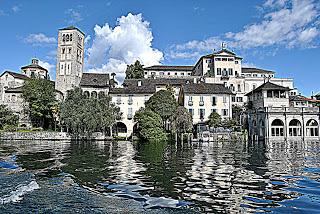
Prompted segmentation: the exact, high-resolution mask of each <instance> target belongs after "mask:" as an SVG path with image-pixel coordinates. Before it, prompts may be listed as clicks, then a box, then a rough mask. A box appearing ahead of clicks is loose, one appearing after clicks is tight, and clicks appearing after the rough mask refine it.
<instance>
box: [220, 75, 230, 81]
mask: <svg viewBox="0 0 320 214" xmlns="http://www.w3.org/2000/svg"><path fill="white" fill-rule="evenodd" d="M221 80H229V76H228V75H222V76H221Z"/></svg>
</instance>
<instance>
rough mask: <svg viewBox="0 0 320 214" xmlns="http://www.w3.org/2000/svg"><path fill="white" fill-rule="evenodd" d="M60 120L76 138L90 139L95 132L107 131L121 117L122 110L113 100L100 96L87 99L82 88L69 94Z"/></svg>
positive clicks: (63, 104)
mask: <svg viewBox="0 0 320 214" xmlns="http://www.w3.org/2000/svg"><path fill="white" fill-rule="evenodd" d="M60 109H61V110H60V111H61V113H60V119H61V121H62V123H63V125H65V126H66V127H67V128H68V129H69V131H70V132H71V133H73V134H74V135H75V136H77V137H79V136H86V137H90V136H91V134H92V133H93V132H95V131H105V129H106V128H108V127H110V126H112V125H113V124H114V122H115V121H116V117H119V116H120V109H119V107H116V106H115V105H114V104H113V103H112V102H111V98H110V97H109V96H106V95H102V94H100V95H99V98H93V97H90V98H89V97H86V96H85V95H84V94H83V93H82V90H81V89H80V88H75V89H74V90H71V91H69V92H68V96H67V98H66V100H65V101H64V102H63V103H62V104H61V107H60Z"/></svg>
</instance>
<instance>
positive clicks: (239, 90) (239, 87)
mask: <svg viewBox="0 0 320 214" xmlns="http://www.w3.org/2000/svg"><path fill="white" fill-rule="evenodd" d="M238 92H241V85H240V84H238Z"/></svg>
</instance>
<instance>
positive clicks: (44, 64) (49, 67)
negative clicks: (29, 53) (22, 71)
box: [39, 60, 55, 78]
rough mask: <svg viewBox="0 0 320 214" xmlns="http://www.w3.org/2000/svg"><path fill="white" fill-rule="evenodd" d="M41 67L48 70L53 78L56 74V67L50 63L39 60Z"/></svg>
mask: <svg viewBox="0 0 320 214" xmlns="http://www.w3.org/2000/svg"><path fill="white" fill-rule="evenodd" d="M39 65H40V66H42V67H44V68H45V69H47V70H48V73H49V75H50V77H51V78H52V77H53V76H54V73H55V66H54V65H52V64H50V63H49V62H45V61H41V60H39Z"/></svg>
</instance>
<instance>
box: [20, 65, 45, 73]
mask: <svg viewBox="0 0 320 214" xmlns="http://www.w3.org/2000/svg"><path fill="white" fill-rule="evenodd" d="M26 68H38V69H41V70H45V71H47V72H48V70H47V69H45V68H44V67H42V66H40V65H37V64H30V65H26V66H23V67H21V69H26Z"/></svg>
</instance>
